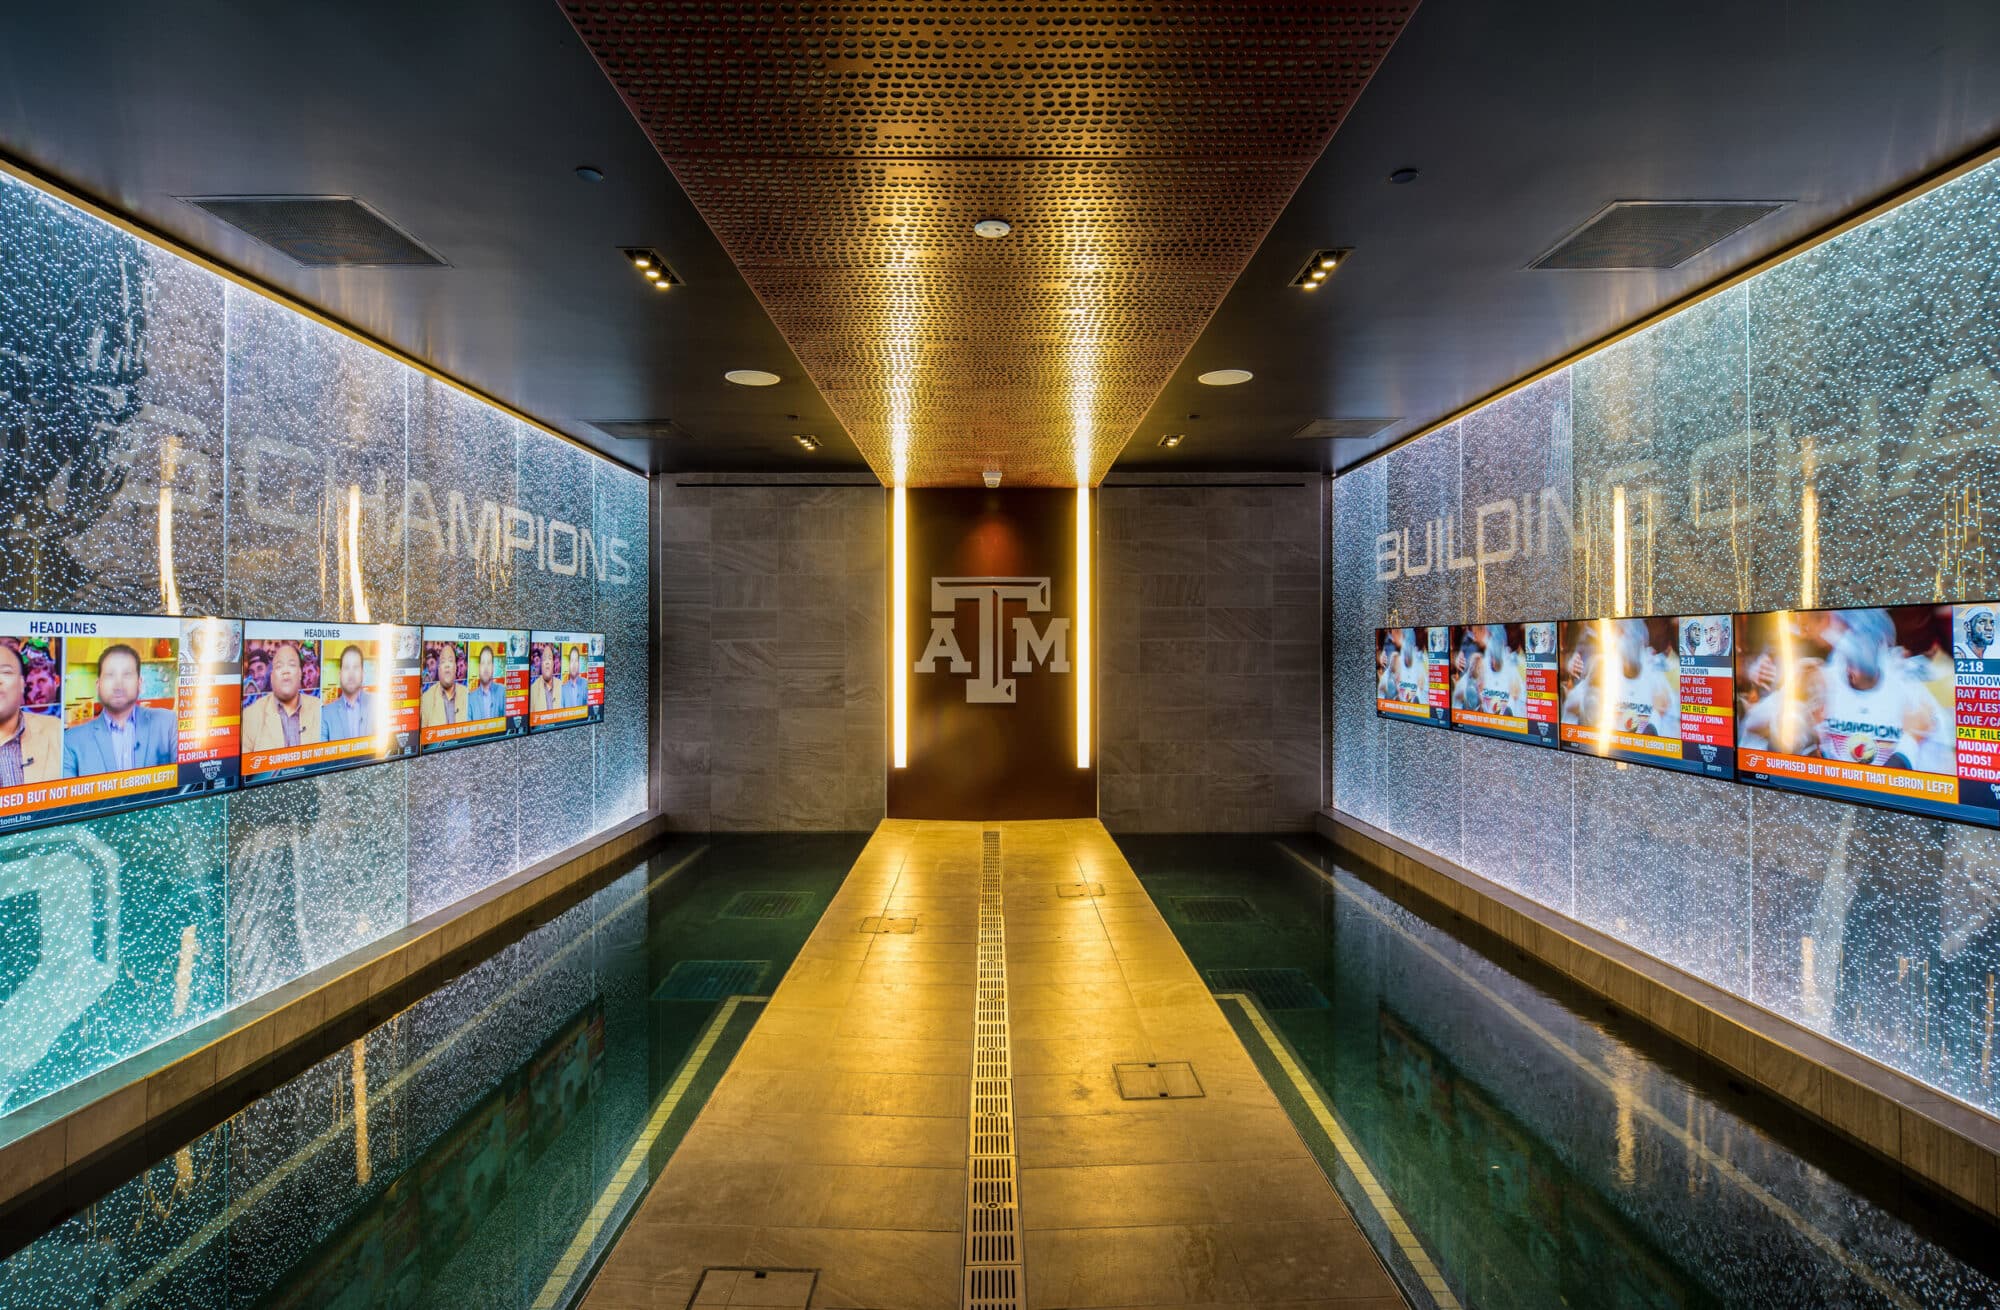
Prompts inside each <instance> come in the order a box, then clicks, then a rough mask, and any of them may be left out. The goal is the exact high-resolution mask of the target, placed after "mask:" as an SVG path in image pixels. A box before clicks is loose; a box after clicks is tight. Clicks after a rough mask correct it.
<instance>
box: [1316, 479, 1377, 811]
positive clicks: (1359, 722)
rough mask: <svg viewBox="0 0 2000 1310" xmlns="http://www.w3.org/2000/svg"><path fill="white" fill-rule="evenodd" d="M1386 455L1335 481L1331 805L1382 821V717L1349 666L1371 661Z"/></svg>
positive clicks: (1370, 688)
mask: <svg viewBox="0 0 2000 1310" xmlns="http://www.w3.org/2000/svg"><path fill="white" fill-rule="evenodd" d="M1388 468H1389V464H1388V461H1387V460H1376V461H1375V462H1374V463H1371V464H1364V465H1362V466H1361V467H1360V468H1358V469H1356V470H1354V472H1352V473H1349V474H1348V475H1347V476H1345V477H1342V478H1337V479H1335V480H1334V484H1333V565H1332V571H1333V643H1332V645H1333V652H1332V654H1333V669H1332V670H1331V673H1330V679H1329V680H1330V684H1331V686H1332V687H1333V751H1332V756H1333V777H1332V779H1331V785H1330V786H1329V788H1328V790H1329V792H1330V793H1331V799H1332V801H1333V803H1334V804H1335V805H1337V806H1339V807H1340V808H1341V809H1343V810H1346V811H1347V812H1348V813H1350V814H1352V815H1354V816H1356V817H1357V818H1360V819H1363V820H1365V821H1366V822H1368V823H1373V824H1379V825H1382V826H1384V827H1386V826H1387V824H1386V823H1385V822H1384V821H1383V819H1382V817H1381V816H1382V807H1381V793H1379V792H1378V791H1376V790H1375V777H1376V772H1377V766H1378V765H1379V763H1380V762H1381V756H1382V746H1381V737H1382V728H1383V726H1384V725H1383V724H1382V722H1381V720H1379V719H1377V718H1376V717H1375V682H1374V679H1373V678H1370V677H1365V676H1364V677H1350V676H1348V670H1350V669H1362V670H1366V669H1368V668H1370V667H1371V666H1372V664H1373V662H1374V649H1375V628H1376V627H1377V625H1378V624H1380V623H1381V619H1380V618H1379V617H1378V616H1379V615H1381V614H1382V613H1383V612H1384V609H1385V605H1384V601H1383V597H1382V583H1381V581H1380V579H1379V578H1377V576H1376V573H1377V569H1376V556H1375V551H1376V547H1377V544H1378V542H1379V540H1380V538H1381V534H1382V533H1384V532H1385V531H1387V530H1388V529H1387V527H1386V524H1387V519H1386V518H1385V517H1384V514H1385V496H1386V490H1385V489H1386V487H1387V485H1388V482H1387V478H1386V474H1387V472H1388Z"/></svg>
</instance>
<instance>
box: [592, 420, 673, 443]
mask: <svg viewBox="0 0 2000 1310" xmlns="http://www.w3.org/2000/svg"><path fill="white" fill-rule="evenodd" d="M590 426H592V427H594V428H596V429H597V430H598V431H599V432H602V433H603V434H604V435H605V436H607V437H616V438H618V439H619V440H620V441H690V440H692V439H693V438H694V433H692V432H689V431H688V430H687V429H686V428H684V427H682V426H681V425H680V424H678V423H676V422H674V421H673V420H672V419H670V418H638V419H602V420H599V419H592V420H590Z"/></svg>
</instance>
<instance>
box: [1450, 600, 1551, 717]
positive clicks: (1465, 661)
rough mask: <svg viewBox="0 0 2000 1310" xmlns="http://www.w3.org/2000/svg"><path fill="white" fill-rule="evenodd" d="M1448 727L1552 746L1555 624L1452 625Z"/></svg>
mask: <svg viewBox="0 0 2000 1310" xmlns="http://www.w3.org/2000/svg"><path fill="white" fill-rule="evenodd" d="M1450 643H1451V655H1450V659H1451V669H1450V678H1451V691H1450V698H1449V703H1450V708H1451V726H1452V727H1454V728H1456V729H1458V730H1459V731H1460V732H1472V733H1478V734H1479V735H1481V736H1484V737H1501V738H1505V739H1506V740H1508V741H1525V742H1528V743H1530V744H1531V745H1535V746H1554V745H1555V744H1556V726H1557V725H1556V667H1557V652H1556V625H1555V624H1554V623H1552V622H1550V623H1455V624H1453V625H1452V627H1451V637H1450Z"/></svg>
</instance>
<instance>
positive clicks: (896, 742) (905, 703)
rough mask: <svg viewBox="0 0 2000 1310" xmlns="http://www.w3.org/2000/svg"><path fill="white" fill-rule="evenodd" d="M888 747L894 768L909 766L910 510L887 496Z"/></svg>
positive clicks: (900, 497)
mask: <svg viewBox="0 0 2000 1310" xmlns="http://www.w3.org/2000/svg"><path fill="white" fill-rule="evenodd" d="M889 506H890V508H889V558H890V565H889V688H890V692H889V748H890V751H891V752H892V754H891V759H893V760H894V762H895V767H897V768H899V769H904V768H908V767H909V764H910V577H909V574H910V508H909V503H908V501H907V500H906V499H905V497H904V494H903V488H902V487H901V486H897V487H896V488H895V489H894V490H892V491H891V492H890V493H889Z"/></svg>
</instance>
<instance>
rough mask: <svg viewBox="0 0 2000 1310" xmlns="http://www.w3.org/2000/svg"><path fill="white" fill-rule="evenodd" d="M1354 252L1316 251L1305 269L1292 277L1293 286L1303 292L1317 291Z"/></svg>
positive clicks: (1337, 250) (1345, 250) (1341, 250)
mask: <svg viewBox="0 0 2000 1310" xmlns="http://www.w3.org/2000/svg"><path fill="white" fill-rule="evenodd" d="M1353 253H1354V252H1353V251H1351V250H1347V249H1335V250H1315V251H1313V252H1312V258H1311V259H1308V260H1307V261H1306V263H1305V267H1304V268H1301V269H1300V270H1299V271H1298V272H1297V273H1295V274H1293V276H1292V285H1293V286H1295V287H1297V288H1298V289H1299V290H1301V291H1317V290H1318V289H1319V284H1320V283H1322V282H1324V281H1326V279H1327V277H1328V275H1329V274H1331V273H1332V272H1333V271H1334V270H1335V269H1337V268H1339V267H1340V266H1341V264H1342V263H1344V262H1345V261H1346V259H1347V257H1348V256H1349V255H1351V254H1353Z"/></svg>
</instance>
